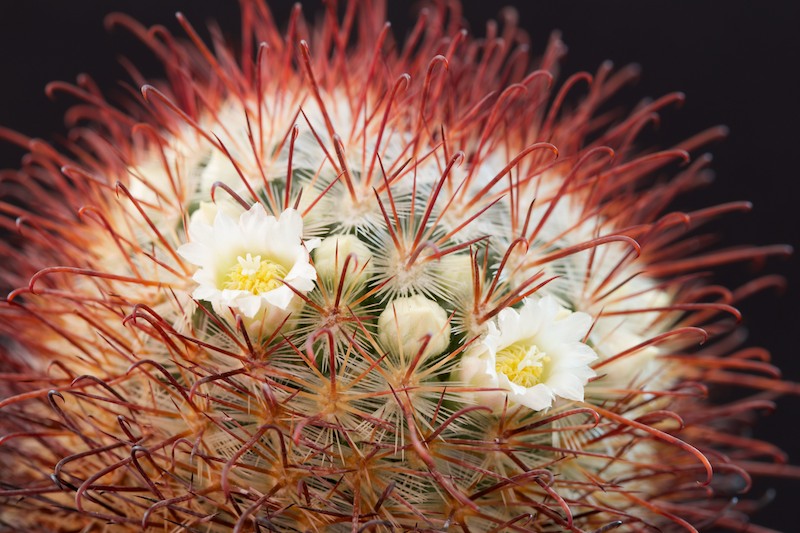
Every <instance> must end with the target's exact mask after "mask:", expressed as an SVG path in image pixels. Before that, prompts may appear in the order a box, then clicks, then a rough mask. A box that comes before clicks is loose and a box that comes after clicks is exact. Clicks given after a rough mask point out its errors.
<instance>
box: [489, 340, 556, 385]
mask: <svg viewBox="0 0 800 533" xmlns="http://www.w3.org/2000/svg"><path fill="white" fill-rule="evenodd" d="M495 361H496V362H495V369H496V370H497V373H498V374H505V376H506V377H507V378H508V379H509V381H511V382H512V383H516V384H517V385H520V386H522V387H533V386H534V385H538V384H539V383H541V382H542V381H543V379H542V374H543V373H544V370H545V364H547V363H549V362H550V358H549V357H547V354H545V353H544V352H542V351H540V350H539V347H538V346H536V345H535V344H534V345H532V346H526V345H523V344H520V343H516V344H512V345H511V346H507V347H506V348H503V349H502V350H500V351H499V352H497V357H496V360H495Z"/></svg>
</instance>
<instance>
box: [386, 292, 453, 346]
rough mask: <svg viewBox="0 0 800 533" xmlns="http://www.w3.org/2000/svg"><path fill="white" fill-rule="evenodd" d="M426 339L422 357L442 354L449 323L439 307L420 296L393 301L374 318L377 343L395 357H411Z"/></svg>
mask: <svg viewBox="0 0 800 533" xmlns="http://www.w3.org/2000/svg"><path fill="white" fill-rule="evenodd" d="M426 336H430V341H428V344H427V347H426V348H425V356H426V357H430V356H433V355H438V354H440V353H442V352H443V351H444V350H445V349H446V348H447V345H448V344H450V322H449V321H448V316H447V313H446V312H445V310H444V309H442V308H441V307H440V306H439V304H437V303H436V302H434V301H433V300H429V299H427V298H425V297H424V296H420V295H414V296H410V297H407V298H397V299H395V300H394V301H392V302H391V303H390V304H389V305H387V306H386V309H384V310H383V312H382V313H381V315H380V317H379V318H378V340H379V341H380V343H381V346H383V347H384V348H385V349H386V350H388V351H389V353H391V354H392V355H395V356H397V357H407V358H410V357H414V356H416V355H417V353H419V351H420V349H422V347H423V345H424V344H425V337H426Z"/></svg>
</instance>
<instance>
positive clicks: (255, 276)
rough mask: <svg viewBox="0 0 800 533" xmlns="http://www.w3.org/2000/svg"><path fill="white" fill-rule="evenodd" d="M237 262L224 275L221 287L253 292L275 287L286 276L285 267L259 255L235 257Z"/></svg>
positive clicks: (278, 285)
mask: <svg viewBox="0 0 800 533" xmlns="http://www.w3.org/2000/svg"><path fill="white" fill-rule="evenodd" d="M236 261H237V264H236V265H235V266H233V267H231V269H230V270H229V271H228V273H227V274H226V275H225V282H224V283H223V285H222V288H223V289H230V290H235V291H249V292H252V293H253V294H261V293H263V292H267V291H271V290H273V289H277V288H278V287H280V286H281V280H283V278H285V277H286V274H287V272H286V269H285V268H284V267H283V265H280V264H278V263H276V262H274V261H270V260H269V259H264V260H263V261H262V260H261V256H260V255H257V256H255V257H253V256H252V255H251V254H247V256H245V257H242V256H241V255H240V256H239V257H237V258H236Z"/></svg>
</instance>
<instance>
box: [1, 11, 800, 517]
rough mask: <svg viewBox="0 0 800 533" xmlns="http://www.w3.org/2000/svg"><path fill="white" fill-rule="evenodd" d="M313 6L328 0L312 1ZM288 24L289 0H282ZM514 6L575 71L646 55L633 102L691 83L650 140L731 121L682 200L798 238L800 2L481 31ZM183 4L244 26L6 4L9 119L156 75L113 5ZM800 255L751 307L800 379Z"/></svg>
mask: <svg viewBox="0 0 800 533" xmlns="http://www.w3.org/2000/svg"><path fill="white" fill-rule="evenodd" d="M304 3H305V5H306V6H307V7H306V9H305V12H306V13H313V12H318V11H319V6H320V3H319V2H304ZM390 3H391V4H392V5H391V7H390V18H391V20H392V22H393V28H394V29H395V32H396V34H397V36H399V37H403V36H404V35H406V33H407V31H408V29H409V27H410V24H411V23H412V21H413V17H412V14H411V13H412V10H413V4H411V3H410V2H390ZM270 4H271V5H272V8H273V12H274V14H275V17H276V19H277V20H278V21H285V20H286V19H287V14H288V10H289V6H290V3H289V2H270ZM509 4H510V5H515V6H516V7H517V8H518V9H519V11H520V23H521V25H522V27H524V28H525V29H527V30H528V32H529V33H530V34H531V37H532V41H533V45H534V53H535V54H538V53H540V52H541V51H542V50H543V47H544V44H545V42H546V40H547V37H548V34H549V32H550V31H551V30H553V29H561V30H562V31H563V39H564V41H565V42H566V43H567V45H568V46H569V50H570V51H569V55H568V57H567V60H566V63H565V66H564V71H563V72H564V73H565V74H571V73H574V72H576V71H578V70H588V71H590V72H592V71H594V70H595V69H596V68H597V66H598V65H599V64H600V63H601V62H602V61H603V60H605V59H611V60H613V61H614V62H615V63H616V64H617V65H624V64H626V63H630V62H636V63H639V64H640V65H642V67H643V74H642V78H641V81H640V82H639V83H638V84H637V85H636V86H635V87H634V88H633V89H632V90H628V91H626V92H625V94H624V96H625V97H626V98H628V99H629V100H630V102H631V104H632V103H634V102H635V101H637V100H638V99H639V98H642V97H646V96H653V97H657V96H661V95H663V94H665V93H667V92H671V91H675V90H681V91H683V92H685V93H686V95H687V98H688V99H687V102H686V104H685V105H684V106H683V107H682V108H680V109H674V108H671V109H669V110H667V111H666V112H665V113H663V120H662V124H661V126H660V128H659V129H658V131H656V132H652V133H648V134H647V135H646V136H645V139H646V140H647V141H649V142H653V143H655V144H660V145H662V146H668V145H670V144H672V143H674V142H676V141H678V140H680V139H682V138H685V137H688V136H690V135H691V134H693V133H695V132H697V131H700V130H701V129H704V128H706V127H708V126H712V125H716V124H726V125H728V126H729V127H730V128H731V135H730V138H729V139H728V140H727V141H726V142H724V143H722V144H719V145H716V146H714V148H713V152H714V155H715V161H714V165H713V166H714V169H715V170H716V173H717V180H716V182H715V183H714V184H713V185H712V186H711V187H709V188H708V189H706V190H703V191H700V192H698V193H695V194H693V195H691V196H690V197H689V198H686V199H683V200H681V203H680V204H679V205H678V206H677V207H680V208H682V209H688V208H696V207H700V206H706V205H711V204H713V203H720V202H726V201H731V200H752V201H753V202H754V204H755V209H754V210H753V212H752V213H750V214H745V215H742V214H738V215H733V216H729V217H727V218H726V219H725V220H724V221H723V222H721V223H718V224H716V225H715V226H714V227H713V229H714V230H715V231H718V232H720V234H721V235H722V239H723V243H727V244H735V243H754V244H774V243H790V244H792V245H794V246H795V248H796V249H797V248H799V247H800V246H799V245H800V237H799V236H798V234H800V205H798V194H799V193H800V185H799V183H800V154H799V153H798V152H799V151H798V145H800V134H798V125H799V124H800V85H798V83H797V76H796V70H797V68H798V66H800V7H799V6H800V3H798V2H794V1H789V0H787V1H745V0H728V1H726V2H721V1H712V0H702V1H690V0H685V1H677V0H674V1H664V0H650V1H647V2H641V1H637V0H626V1H622V0H618V1H605V2H593V1H588V0H586V1H576V0H560V1H558V2H554V1H539V0H533V1H524V0H516V1H510V0H498V1H496V2H475V3H474V5H473V3H469V2H467V3H466V6H465V16H466V17H467V19H468V21H469V23H470V25H471V26H472V30H473V32H475V33H478V34H482V33H483V31H484V27H485V26H484V21H485V20H486V19H487V18H489V17H494V16H496V15H497V12H498V10H499V9H500V8H501V7H502V6H503V5H509ZM177 10H181V11H183V12H184V13H185V14H186V15H187V16H188V17H189V19H190V20H191V21H192V22H193V23H194V25H195V26H196V27H202V26H203V25H204V22H205V21H206V20H207V19H209V18H214V19H217V20H218V21H219V23H220V25H221V26H222V28H223V29H224V30H225V31H226V32H227V33H228V34H231V35H235V32H236V29H237V27H238V8H237V3H236V2H234V1H232V0H229V1H222V0H217V1H200V0H185V1H182V2H181V1H177V0H104V1H103V0H71V1H65V0H25V1H24V2H22V1H19V2H11V1H3V2H0V124H2V125H4V126H7V127H10V128H12V129H15V130H18V131H20V132H23V133H25V134H28V135H31V136H39V137H44V138H51V139H52V138H53V135H54V134H57V133H59V132H63V129H64V128H63V120H62V113H63V111H64V109H65V108H66V104H67V103H68V100H67V99H66V98H64V97H61V98H59V99H57V101H55V102H52V101H50V100H48V99H47V98H46V97H45V95H44V91H43V89H44V86H45V84H46V83H47V82H48V81H51V80H56V79H59V80H68V81H74V79H75V76H76V75H77V74H78V73H80V72H87V73H90V74H91V75H92V76H93V77H94V79H95V80H97V82H98V83H99V85H100V86H101V87H102V88H104V89H113V88H114V87H115V85H114V83H115V80H117V79H119V78H122V77H124V72H123V71H122V69H121V67H119V66H118V63H117V61H116V57H117V55H119V54H124V55H126V56H127V57H129V58H131V59H133V60H134V63H136V64H137V65H139V66H140V67H142V66H144V68H143V71H144V72H145V74H150V75H155V76H158V74H159V70H158V67H157V65H156V64H155V62H154V61H153V59H152V58H151V56H150V55H149V54H148V53H147V52H146V50H145V49H144V47H143V46H141V45H140V44H138V43H136V42H135V41H134V40H133V39H131V38H130V37H128V36H127V35H126V34H124V33H122V32H115V33H114V34H109V33H107V32H106V31H105V30H104V28H103V16H104V15H105V14H106V13H108V12H110V11H122V12H125V13H128V14H131V15H133V16H134V17H135V18H137V19H139V20H140V21H142V22H144V23H145V24H148V25H149V24H154V23H161V24H164V25H166V26H167V27H168V28H170V29H171V30H173V31H174V32H175V33H176V34H181V33H180V30H179V28H178V25H177V22H175V19H174V17H173V14H174V12H175V11H177ZM21 155H22V152H21V151H20V150H16V149H14V148H12V147H9V146H0V168H7V167H16V166H18V165H19V159H20V157H21ZM798 266H800V261H798V257H797V254H796V255H795V256H794V257H792V258H790V259H788V260H777V259H774V260H770V261H768V262H767V265H766V268H765V270H764V271H765V272H773V273H780V274H783V275H785V276H786V277H788V278H790V285H789V289H788V291H787V292H786V293H784V294H783V295H775V294H764V295H760V296H758V297H755V298H753V299H752V300H750V301H748V302H746V303H745V304H744V305H742V306H740V307H741V309H742V311H743V312H744V314H745V325H746V327H747V328H748V329H749V330H750V331H751V334H750V339H751V343H752V344H754V345H762V346H765V347H767V348H768V349H770V350H771V351H772V353H773V355H774V358H775V361H776V363H777V364H778V365H779V366H781V367H782V368H783V369H784V372H785V377H786V378H787V379H790V380H793V381H796V382H797V381H800V358H798V355H800V350H799V349H798V347H799V346H800V335H798V333H800V289H799V287H800V268H798ZM756 273H757V272H754V271H753V269H752V268H748V266H747V265H738V266H736V267H734V268H726V269H723V271H722V273H721V275H720V278H719V279H720V280H721V281H722V282H724V283H726V284H728V285H730V286H735V285H737V284H739V283H741V282H743V281H745V280H747V279H748V277H750V276H752V275H754V274H756ZM798 413H800V399H798V398H784V399H783V400H781V401H780V402H779V410H778V412H777V413H776V414H774V415H772V416H769V417H766V418H764V419H763V420H762V421H761V422H760V423H759V424H758V425H757V427H756V428H755V433H756V435H757V436H760V437H762V438H764V439H766V440H770V441H772V442H775V443H777V444H779V445H780V446H781V447H782V448H784V449H785V450H786V451H787V452H788V453H789V456H790V459H791V460H792V461H793V462H794V463H795V464H800V445H798V442H797V439H798V437H800V431H798V428H797V426H798V423H800V414H798ZM771 488H775V489H777V491H778V495H777V497H776V500H775V502H774V503H773V504H772V505H770V506H769V507H767V508H766V509H765V510H764V511H762V512H761V513H759V515H758V516H757V519H756V522H757V523H760V524H763V525H766V526H769V527H772V528H774V529H777V530H781V531H787V532H792V531H797V530H798V526H797V523H798V521H797V513H798V509H797V504H796V501H797V496H796V494H797V491H798V489H800V481H792V480H772V479H770V480H764V481H761V482H759V483H758V484H757V485H756V487H755V489H754V495H756V496H761V495H764V494H765V493H767V492H768V491H769V489H771Z"/></svg>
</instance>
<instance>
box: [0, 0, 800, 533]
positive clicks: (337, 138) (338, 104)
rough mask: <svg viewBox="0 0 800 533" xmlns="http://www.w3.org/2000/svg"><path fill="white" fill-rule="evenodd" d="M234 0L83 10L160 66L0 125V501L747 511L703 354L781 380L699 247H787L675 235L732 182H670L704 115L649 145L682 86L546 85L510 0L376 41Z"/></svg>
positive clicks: (172, 509)
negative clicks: (699, 201)
mask: <svg viewBox="0 0 800 533" xmlns="http://www.w3.org/2000/svg"><path fill="white" fill-rule="evenodd" d="M331 5H332V6H333V4H331ZM241 9H242V15H243V28H242V35H243V36H244V38H243V40H242V44H241V46H238V47H232V46H228V45H226V44H225V43H224V41H223V39H222V37H220V36H219V35H218V34H216V33H214V32H212V34H213V42H212V43H210V44H209V43H205V42H204V41H203V40H202V39H201V38H200V37H199V36H198V34H197V33H196V31H195V30H194V29H193V27H192V26H191V25H190V23H189V22H188V21H186V20H185V19H184V18H182V17H181V18H179V20H180V22H181V24H182V25H183V27H184V29H185V32H186V35H187V36H188V42H182V41H180V40H178V39H177V38H175V37H173V36H171V35H170V34H168V33H167V32H166V31H165V30H164V29H163V28H160V27H154V28H145V27H143V26H141V25H139V24H138V23H136V22H135V21H134V20H132V19H130V18H128V17H125V16H122V15H112V16H110V17H109V18H108V22H109V25H110V26H113V27H121V28H124V29H127V30H129V31H131V32H132V33H134V34H136V35H137V36H138V37H139V38H140V39H141V40H142V41H143V42H145V43H146V44H147V45H148V46H150V47H151V49H152V50H153V52H154V53H155V54H156V56H157V57H158V58H159V59H160V60H161V61H162V62H163V63H164V67H165V71H166V81H146V80H144V79H143V78H142V77H141V75H140V74H139V73H138V72H137V71H136V70H135V69H134V68H130V71H131V76H132V78H133V81H134V84H135V85H136V86H137V88H140V89H141V91H140V92H139V93H137V92H135V91H131V94H130V95H129V97H128V98H127V101H126V102H124V103H122V104H119V105H117V104H112V103H111V102H109V101H107V100H106V99H105V98H104V97H103V96H102V94H100V93H99V91H97V90H96V89H95V87H94V86H93V84H92V83H91V82H89V81H88V80H87V79H85V78H84V79H82V80H81V81H80V82H79V84H78V85H77V86H75V87H72V86H66V85H64V84H54V85H52V86H51V88H50V90H51V91H52V92H57V91H66V92H69V93H71V94H72V95H73V96H77V97H78V98H79V99H80V100H81V103H80V104H78V105H76V106H75V107H74V108H73V109H72V110H71V111H70V120H71V121H72V122H74V124H75V129H74V130H73V131H74V135H72V136H71V137H70V139H69V141H68V143H67V146H66V147H64V149H60V150H57V149H55V148H53V147H51V146H49V145H47V144H45V143H43V142H41V141H37V140H31V139H28V138H25V137H23V136H21V135H18V134H12V133H8V132H4V136H5V137H8V138H10V139H11V140H12V141H14V142H16V143H18V144H22V145H24V146H25V147H26V148H27V149H28V150H30V155H29V156H28V157H27V158H26V161H25V166H24V168H23V170H22V173H20V174H19V175H15V176H17V177H18V178H19V177H20V176H24V178H20V179H15V180H7V181H8V182H9V183H16V184H17V185H15V186H14V187H13V191H14V194H15V195H16V197H19V198H20V199H21V201H19V200H14V201H7V202H3V203H2V205H1V207H2V210H3V212H4V213H6V215H7V218H5V219H4V220H3V221H4V223H5V224H6V225H9V226H11V225H14V224H15V221H14V219H18V220H17V221H16V224H17V226H19V227H20V228H21V229H20V231H21V232H22V235H23V236H24V237H25V238H24V242H23V243H22V245H21V246H19V247H17V246H16V244H14V245H9V246H6V249H5V251H4V252H5V253H6V254H7V255H8V259H7V261H6V265H5V269H4V272H3V278H2V279H3V282H4V284H5V285H7V286H9V287H11V288H13V290H12V292H11V293H10V294H9V296H8V298H7V299H6V301H4V302H3V303H2V304H0V316H1V317H2V326H1V328H2V329H0V331H2V333H3V339H4V340H3V344H2V347H1V348H0V350H2V351H0V356H1V359H0V362H2V365H3V366H2V371H3V374H2V379H1V380H0V386H1V387H2V389H0V390H1V391H2V399H0V468H2V471H3V472H4V476H3V481H2V483H3V485H2V486H1V487H0V509H2V520H0V524H2V526H3V527H6V528H8V529H9V530H40V529H41V530H47V531H94V530H100V529H109V530H115V529H116V530H126V529H129V530H140V529H143V528H145V529H153V530H155V529H156V528H159V529H173V530H189V531H227V530H231V529H233V530H234V531H249V530H256V531H258V530H273V531H405V530H419V531H562V530H567V531H587V532H589V531H608V530H611V529H618V530H623V531H624V530H627V531H637V530H647V529H648V528H659V529H661V530H671V529H678V530H680V529H685V530H689V531H692V530H694V529H695V528H700V527H704V526H709V525H717V526H720V527H723V528H727V529H731V530H736V529H738V530H745V529H746V528H747V527H749V526H748V525H747V524H746V523H745V522H744V521H742V520H741V518H740V517H741V515H742V513H746V512H747V510H748V508H747V506H746V505H745V506H744V507H742V508H741V509H740V508H739V507H737V506H736V505H732V504H731V503H730V502H731V499H732V498H733V497H735V496H736V495H737V494H738V493H739V492H741V491H742V489H743V488H745V487H746V485H747V484H748V483H749V477H750V474H749V472H751V471H752V472H755V473H759V472H761V471H763V470H765V469H762V468H760V466H759V465H761V464H767V462H766V461H765V462H764V463H758V462H756V460H757V459H761V458H762V457H764V456H766V457H767V459H768V460H769V459H773V458H778V459H779V458H780V456H779V455H778V453H777V452H775V451H773V450H772V449H771V448H770V446H769V445H768V444H765V443H761V442H759V441H756V440H753V439H749V438H746V437H743V436H736V435H730V434H728V433H727V432H730V431H734V430H736V428H737V427H738V424H737V422H738V419H739V418H740V416H741V415H742V413H744V412H750V411H753V410H756V409H759V408H761V407H763V406H764V402H763V401H756V400H754V401H751V402H749V403H744V404H742V403H740V404H735V405H733V406H724V405H722V406H719V405H713V404H711V403H710V402H708V401H707V400H706V394H707V383H708V384H713V383H715V382H717V381H721V382H725V381H726V380H728V381H737V380H740V381H745V382H747V383H749V384H751V385H753V386H755V387H758V388H764V389H773V390H776V391H782V392H790V391H795V390H796V387H794V386H793V385H791V384H786V383H784V382H782V381H780V380H779V379H778V378H777V376H776V372H775V371H774V369H773V368H772V367H771V366H770V365H768V364H767V363H766V362H765V361H763V360H761V358H762V352H760V351H759V350H757V349H753V348H748V347H743V346H740V343H741V339H740V338H739V337H738V336H737V335H736V332H737V331H739V330H738V319H739V312H738V311H737V310H736V309H735V308H734V307H733V305H734V304H736V303H737V302H738V301H739V300H741V299H742V298H745V297H746V296H748V295H749V294H751V293H753V292H755V291H758V290H761V289H763V288H765V287H767V286H769V285H770V284H772V283H774V278H764V279H761V280H756V281H755V282H753V283H751V284H748V285H746V286H745V287H743V288H740V289H738V290H729V289H726V288H723V287H720V286H716V285H712V284H711V283H709V282H708V281H707V280H706V279H705V276H703V275H701V273H700V272H701V271H702V270H705V269H707V268H709V267H713V266H716V265H719V264H724V263H728V262H733V261H737V260H740V259H743V258H747V257H766V256H769V255H781V254H785V253H787V252H788V249H787V247H784V246H766V247H761V248H755V247H751V248H746V249H736V250H719V251H714V250H711V251H706V250H704V247H705V241H703V240H702V239H699V240H698V239H697V238H696V237H691V238H688V237H687V236H688V235H692V233H691V232H693V231H695V230H696V228H698V227H700V226H702V225H703V224H705V223H707V222H708V221H710V220H712V219H714V218H715V217H717V216H719V215H723V214H726V213H728V212H730V211H736V210H740V209H743V208H745V207H746V205H745V204H744V203H732V204H725V205H721V206H717V207H712V208H707V209H701V210H697V211H693V212H670V211H669V210H668V207H669V205H670V202H671V201H672V200H673V199H674V197H675V196H677V195H679V194H681V193H683V192H685V191H687V190H691V189H693V188H694V187H696V186H699V185H701V184H703V183H704V182H705V181H706V178H707V174H706V172H707V165H708V162H709V161H708V158H706V157H704V156H703V155H701V154H702V150H703V149H704V147H705V146H706V145H707V144H708V143H710V142H711V141H713V140H716V139H717V138H719V137H721V136H722V135H724V133H723V131H722V130H721V129H720V128H712V129H710V130H708V131H706V132H702V133H700V134H698V135H696V136H695V137H692V138H691V139H688V140H686V141H684V142H682V143H680V144H679V145H677V146H675V147H671V148H668V149H664V150H661V151H642V150H641V149H640V148H639V147H637V136H638V135H639V133H640V132H641V130H642V128H643V127H644V126H646V125H647V124H648V123H649V122H651V121H652V120H654V116H655V115H656V114H657V113H658V112H659V110H660V109H662V108H663V107H664V106H667V105H669V104H671V103H674V102H675V101H677V100H679V99H680V96H679V95H668V96H666V97H663V98H661V99H658V100H655V101H653V102H650V103H647V104H643V105H642V106H640V107H638V108H636V109H635V110H634V111H633V112H632V113H631V114H629V115H628V116H623V117H613V116H610V115H607V114H605V113H604V109H605V108H604V107H603V106H604V105H605V103H606V102H607V101H608V100H609V99H610V98H612V97H613V96H614V95H615V94H616V92H617V91H618V90H619V89H620V88H621V87H622V86H624V85H626V84H627V83H628V82H630V81H631V80H632V79H633V78H634V77H635V76H636V71H635V69H632V68H627V69H626V68H623V69H619V70H614V69H613V68H612V67H611V66H610V64H603V65H602V66H601V67H600V68H599V70H598V72H597V73H596V74H595V75H594V76H589V75H587V74H585V73H581V74H576V75H574V76H572V77H568V78H567V79H566V80H565V81H563V82H561V83H559V82H558V81H557V70H558V64H559V60H560V59H561V56H562V55H563V54H564V51H565V50H564V46H563V44H562V43H561V41H560V40H559V39H558V38H557V37H553V39H552V40H551V41H550V43H549V45H548V47H547V49H546V50H545V51H544V52H543V54H542V57H541V58H540V59H538V60H536V61H534V60H533V59H532V58H531V57H530V52H529V49H528V47H527V41H526V36H525V34H524V32H522V31H521V30H520V29H519V28H518V27H517V25H516V23H515V20H514V17H513V16H512V14H511V12H508V11H506V12H504V13H505V17H504V20H503V23H502V24H500V25H495V26H490V28H493V29H492V30H491V31H493V32H494V33H492V34H490V35H489V36H487V38H486V39H485V40H476V39H474V38H472V37H471V36H470V35H469V34H468V33H467V32H466V31H464V30H462V27H461V17H460V13H459V6H458V5H456V4H454V3H453V4H452V5H451V4H450V3H444V2H442V3H432V4H431V5H430V6H429V7H428V9H426V10H425V11H424V12H423V13H422V14H421V16H420V18H419V22H418V24H417V26H415V29H414V30H413V31H412V32H411V34H410V36H409V37H408V39H407V40H406V41H396V40H395V39H394V37H393V35H392V33H391V31H390V29H389V27H388V26H387V25H386V24H385V18H386V17H385V9H386V6H385V4H384V3H383V2H380V1H377V0H376V1H370V0H361V1H359V0H353V1H351V2H348V3H346V4H345V6H343V12H342V13H341V14H340V13H338V12H337V10H336V9H335V6H333V7H332V8H331V9H328V10H327V11H326V12H325V16H324V19H323V20H322V21H320V22H318V23H316V24H312V23H307V22H305V21H304V19H303V17H302V16H301V15H300V10H299V8H298V9H296V10H295V11H294V12H293V13H294V14H293V16H292V17H291V19H290V20H289V21H288V25H287V26H286V29H285V30H279V29H278V26H277V25H276V23H275V22H274V21H273V18H272V17H271V16H270V14H269V11H268V8H267V6H266V4H265V3H263V2H261V1H260V0H242V2H241ZM585 82H591V83H590V85H589V88H588V90H586V91H585V93H584V94H583V96H580V97H578V98H575V97H574V95H573V92H575V91H576V87H577V86H578V85H580V84H581V83H585ZM676 162H684V163H685V164H684V165H683V166H682V167H681V168H679V169H678V170H677V172H675V171H673V170H672V169H673V168H674V163H676ZM734 371H735V372H736V373H734ZM764 373H765V374H766V375H767V376H768V377H761V376H760V374H764Z"/></svg>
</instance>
